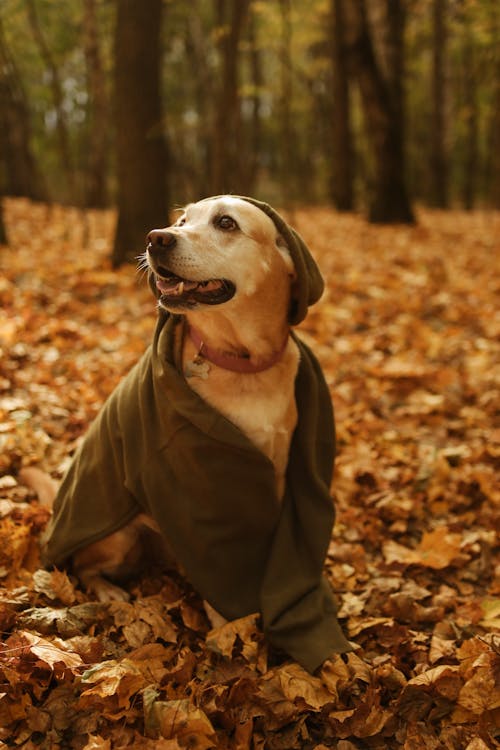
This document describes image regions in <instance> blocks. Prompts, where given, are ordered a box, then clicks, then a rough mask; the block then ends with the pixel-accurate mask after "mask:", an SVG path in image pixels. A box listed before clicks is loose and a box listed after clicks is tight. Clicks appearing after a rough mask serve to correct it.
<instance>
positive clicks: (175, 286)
mask: <svg viewBox="0 0 500 750" xmlns="http://www.w3.org/2000/svg"><path fill="white" fill-rule="evenodd" d="M156 286H157V287H158V289H159V290H160V292H161V293H162V294H176V295H177V294H183V293H184V292H189V291H191V290H192V289H196V287H197V286H198V282H197V281H182V280H181V279H157V280H156Z"/></svg>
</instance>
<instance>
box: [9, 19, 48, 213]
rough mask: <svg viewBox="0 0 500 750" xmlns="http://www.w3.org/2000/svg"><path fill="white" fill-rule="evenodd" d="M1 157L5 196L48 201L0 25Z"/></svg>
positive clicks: (16, 75) (18, 83) (21, 91)
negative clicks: (3, 167)
mask: <svg viewBox="0 0 500 750" xmlns="http://www.w3.org/2000/svg"><path fill="white" fill-rule="evenodd" d="M0 154H1V155H2V156H1V159H2V161H3V163H4V165H5V185H4V189H5V193H6V194H7V195H19V196H21V195H22V196H26V197H27V198H31V199H33V200H39V201H45V200H48V194H47V187H46V185H45V182H44V180H43V179H42V176H41V172H40V170H39V169H38V166H37V163H36V160H35V157H34V155H33V151H32V148H31V116H30V112H29V109H28V103H27V101H26V96H25V92H24V89H23V86H22V82H21V78H20V76H19V72H18V70H17V68H16V65H15V63H14V60H13V59H12V57H11V55H10V53H9V50H8V49H7V46H6V43H5V38H4V35H3V29H2V25H1V21H0Z"/></svg>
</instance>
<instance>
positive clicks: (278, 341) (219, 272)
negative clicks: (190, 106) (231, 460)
mask: <svg viewBox="0 0 500 750" xmlns="http://www.w3.org/2000/svg"><path fill="white" fill-rule="evenodd" d="M147 241H148V247H147V250H146V253H145V254H144V258H143V267H146V268H147V269H148V270H149V271H150V274H151V281H152V285H154V286H155V287H156V290H157V294H158V296H159V305H160V307H161V308H164V309H165V310H167V311H169V312H173V313H176V314H182V315H185V316H186V319H187V321H188V331H189V333H188V335H186V337H185V340H184V342H183V355H182V356H183V369H184V373H185V376H186V379H187V382H188V383H189V385H190V387H191V388H192V389H193V390H194V391H196V392H197V393H198V394H199V395H200V396H201V397H202V398H203V399H204V400H205V401H207V402H208V403H209V404H210V405H211V406H212V407H214V408H215V409H217V410H218V411H219V412H220V413H222V414H223V415H224V416H225V417H226V418H227V419H228V420H230V421H231V422H232V423H234V424H235V425H236V426H237V427H238V428H240V429H241V430H242V431H243V432H244V433H245V434H246V435H247V436H248V438H249V439H250V440H251V441H252V442H253V443H254V444H255V445H256V446H257V447H258V448H259V449H260V450H261V451H262V452H263V453H264V454H265V455H266V456H267V457H268V458H269V459H270V460H271V461H272V463H273V465H274V470H275V476H276V485H277V490H278V495H279V496H280V497H281V496H282V494H283V491H284V486H285V471H286V467H287V461H288V452H289V447H290V440H291V436H292V434H293V431H294V428H295V425H296V421H297V410H296V405H295V397H294V382H295V377H296V373H297V369H298V363H299V352H298V348H297V345H296V343H295V342H294V340H293V339H292V338H291V337H290V335H289V326H290V324H289V319H288V317H289V309H290V299H291V288H292V284H293V280H294V277H295V269H294V265H293V262H292V259H291V257H290V254H289V252H288V249H287V247H286V245H285V243H284V241H283V239H282V237H281V236H280V235H279V234H278V231H277V228H276V226H275V224H274V222H273V221H272V219H271V218H270V217H269V216H268V215H266V213H264V212H263V211H262V210H260V209H259V208H257V207H256V206H254V205H252V204H251V203H249V202H248V201H245V200H243V199H239V198H235V197H232V196H222V197H220V198H216V199H210V200H203V201H200V202H198V203H194V204H191V205H188V206H187V207H186V208H185V210H184V211H183V212H182V214H181V216H180V217H179V218H178V220H177V221H176V223H175V224H174V225H172V226H170V227H167V228H165V229H154V230H153V231H151V232H150V234H149V235H148V238H147ZM200 354H202V355H203V359H201V358H200ZM21 478H22V480H23V481H24V482H25V483H26V484H28V485H31V486H32V487H33V488H34V489H35V490H36V491H37V492H38V494H39V497H40V499H41V500H42V502H43V501H45V502H48V503H50V502H51V501H52V498H53V497H54V496H55V493H56V490H57V485H56V483H55V482H54V481H53V480H52V479H50V477H48V476H47V475H44V474H43V473H42V472H40V471H39V470H37V469H35V468H27V469H24V470H23V472H22V475H21ZM144 528H149V529H157V527H156V524H155V522H154V521H153V519H152V518H149V517H148V516H146V515H144V514H140V515H138V516H136V518H134V519H133V520H132V521H131V522H130V523H128V524H126V525H125V526H123V527H122V528H121V529H119V530H118V531H116V532H114V533H112V534H110V535H108V536H107V537H105V538H104V539H101V540H99V541H96V542H93V543H91V544H89V545H88V546H87V547H84V548H83V549H81V550H79V551H78V552H76V553H75V554H74V556H73V561H72V562H73V570H74V571H75V573H76V574H77V575H78V576H79V578H80V579H81V581H82V582H83V583H84V584H85V585H86V586H87V588H88V589H90V590H92V591H93V592H94V593H95V594H96V595H97V597H98V598H99V599H101V600H103V601H106V600H109V599H116V598H126V597H127V595H126V593H125V592H124V591H123V590H122V589H120V588H119V587H117V586H115V585H113V584H112V583H110V582H109V581H108V580H107V579H106V578H105V577H103V576H111V577H113V575H114V574H116V573H117V572H123V570H124V563H126V562H127V561H132V562H133V563H135V562H136V560H137V559H138V558H139V557H140V555H141V550H140V542H141V538H142V531H143V530H144ZM125 567H126V565H125Z"/></svg>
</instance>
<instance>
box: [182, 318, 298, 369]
mask: <svg viewBox="0 0 500 750" xmlns="http://www.w3.org/2000/svg"><path fill="white" fill-rule="evenodd" d="M188 334H189V337H190V338H191V341H192V342H193V344H194V345H195V347H196V351H197V357H201V358H203V359H206V360H208V362H210V363H211V364H213V365H216V366H217V367H221V368H222V369H223V370H230V371H231V372H238V373H247V374H248V373H251V374H255V373H258V372H264V371H265V370H269V369H270V368H271V367H274V365H276V364H278V362H279V361H280V360H281V358H282V356H283V354H284V351H285V349H286V346H287V344H288V337H289V332H288V331H287V332H286V336H285V338H284V339H283V343H282V344H281V346H280V347H279V348H278V349H276V350H275V351H274V352H272V353H271V354H270V355H269V356H268V357H265V358H262V359H257V358H256V357H254V358H253V359H252V356H251V353H250V352H248V351H246V350H242V351H239V352H237V351H234V350H230V351H224V350H222V349H213V348H212V347H210V346H207V344H206V343H205V341H204V340H203V335H202V334H201V333H200V332H199V331H198V330H197V329H196V328H194V327H193V326H189V328H188Z"/></svg>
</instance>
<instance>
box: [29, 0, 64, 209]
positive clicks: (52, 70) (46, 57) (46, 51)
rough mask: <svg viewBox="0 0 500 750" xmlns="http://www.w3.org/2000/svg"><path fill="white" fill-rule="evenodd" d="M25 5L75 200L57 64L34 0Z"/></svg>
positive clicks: (60, 151)
mask: <svg viewBox="0 0 500 750" xmlns="http://www.w3.org/2000/svg"><path fill="white" fill-rule="evenodd" d="M26 7H27V10H28V20H29V24H30V26H31V30H32V32H33V36H34V39H35V42H36V44H37V45H38V49H39V51H40V55H41V57H42V60H43V62H44V63H45V66H46V68H47V70H48V72H49V76H50V87H51V89H52V99H53V102H54V109H55V112H56V131H57V140H58V146H59V160H60V164H61V171H62V174H63V175H65V177H66V180H67V185H68V190H69V196H68V197H69V200H70V202H71V201H76V199H77V196H76V183H75V173H74V169H73V158H72V155H71V148H70V139H69V134H68V126H67V122H66V116H65V114H64V108H63V99H64V96H63V90H62V85H61V80H60V78H59V72H58V70H57V66H56V64H55V62H54V60H53V58H52V52H51V50H50V47H49V45H48V44H47V42H46V40H45V36H44V34H43V32H42V29H41V26H40V22H39V19H38V13H37V10H36V6H35V3H34V0H26Z"/></svg>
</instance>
